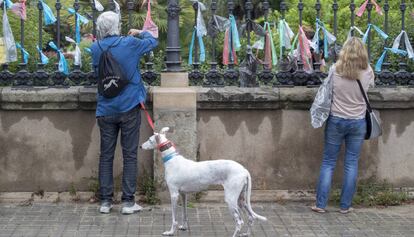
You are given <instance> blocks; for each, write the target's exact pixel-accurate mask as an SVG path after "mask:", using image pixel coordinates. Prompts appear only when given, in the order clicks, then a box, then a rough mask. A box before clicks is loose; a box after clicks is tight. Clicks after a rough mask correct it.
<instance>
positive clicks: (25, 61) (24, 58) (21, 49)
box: [16, 43, 29, 64]
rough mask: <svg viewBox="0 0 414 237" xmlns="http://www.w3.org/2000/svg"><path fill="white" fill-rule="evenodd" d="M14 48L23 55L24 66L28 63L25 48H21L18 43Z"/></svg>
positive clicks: (27, 54)
mask: <svg viewBox="0 0 414 237" xmlns="http://www.w3.org/2000/svg"><path fill="white" fill-rule="evenodd" d="M16 47H17V48H18V49H20V51H22V54H23V61H24V63H25V64H27V62H28V61H29V53H28V52H27V51H26V49H25V48H23V47H22V46H21V45H20V44H19V43H16Z"/></svg>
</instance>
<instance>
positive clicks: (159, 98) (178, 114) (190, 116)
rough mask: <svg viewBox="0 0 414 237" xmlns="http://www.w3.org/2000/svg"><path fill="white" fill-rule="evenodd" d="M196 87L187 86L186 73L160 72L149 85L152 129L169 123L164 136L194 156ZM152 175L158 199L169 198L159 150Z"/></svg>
mask: <svg viewBox="0 0 414 237" xmlns="http://www.w3.org/2000/svg"><path fill="white" fill-rule="evenodd" d="M196 95H197V94H196V90H195V89H194V88H192V87H189V86H188V75H187V73H178V72H166V73H162V74H161V86H160V87H154V89H153V113H154V122H155V131H157V132H158V131H159V130H160V129H161V128H163V127H170V128H171V129H172V130H173V131H172V132H170V133H168V134H167V138H168V139H170V140H171V141H172V142H174V143H175V144H176V146H177V150H178V152H179V153H180V154H181V155H183V156H184V157H186V158H187V159H192V160H196V156H197V107H196V105H197V103H196ZM154 179H155V182H156V184H157V191H158V194H159V197H160V199H161V201H162V202H169V200H170V198H169V193H168V188H167V186H166V183H165V180H164V164H163V162H162V159H161V155H160V153H159V152H158V151H157V152H154Z"/></svg>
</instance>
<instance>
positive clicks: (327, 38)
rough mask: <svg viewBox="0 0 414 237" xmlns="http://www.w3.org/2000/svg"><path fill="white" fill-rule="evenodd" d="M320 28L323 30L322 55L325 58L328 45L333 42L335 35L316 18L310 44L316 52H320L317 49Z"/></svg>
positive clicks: (327, 54)
mask: <svg viewBox="0 0 414 237" xmlns="http://www.w3.org/2000/svg"><path fill="white" fill-rule="evenodd" d="M321 29H322V31H323V50H324V53H323V54H324V57H325V59H328V58H329V45H331V44H333V43H335V41H336V37H335V36H334V35H333V34H331V33H330V32H329V31H328V30H327V29H326V27H325V24H324V23H323V22H322V21H321V20H319V19H316V32H315V35H314V37H313V39H312V44H313V45H312V46H313V48H314V49H315V52H316V53H318V54H319V53H320V49H319V31H320V30H321Z"/></svg>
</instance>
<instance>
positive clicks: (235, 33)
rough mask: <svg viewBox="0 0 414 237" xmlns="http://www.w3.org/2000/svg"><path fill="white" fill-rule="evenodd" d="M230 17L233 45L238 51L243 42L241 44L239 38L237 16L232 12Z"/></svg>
mask: <svg viewBox="0 0 414 237" xmlns="http://www.w3.org/2000/svg"><path fill="white" fill-rule="evenodd" d="M229 19H230V28H231V37H232V41H233V46H234V49H235V50H236V51H238V50H239V49H240V47H241V44H240V38H239V31H238V30H237V25H236V18H234V16H233V15H232V14H230V16H229ZM229 36H230V35H229Z"/></svg>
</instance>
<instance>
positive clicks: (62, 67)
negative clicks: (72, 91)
mask: <svg viewBox="0 0 414 237" xmlns="http://www.w3.org/2000/svg"><path fill="white" fill-rule="evenodd" d="M49 46H50V47H52V49H54V50H55V51H56V52H57V53H58V54H59V71H60V72H63V73H64V74H66V75H69V69H68V63H67V62H66V59H65V55H63V53H62V51H61V50H60V49H59V48H58V47H57V46H56V44H55V43H53V42H49Z"/></svg>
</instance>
